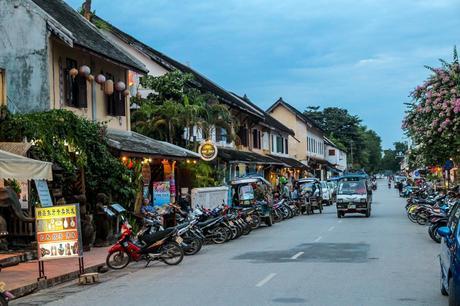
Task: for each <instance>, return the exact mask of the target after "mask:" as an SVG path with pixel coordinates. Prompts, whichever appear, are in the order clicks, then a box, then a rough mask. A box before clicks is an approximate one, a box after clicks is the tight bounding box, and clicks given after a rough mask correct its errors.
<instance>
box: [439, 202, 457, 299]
mask: <svg viewBox="0 0 460 306" xmlns="http://www.w3.org/2000/svg"><path fill="white" fill-rule="evenodd" d="M459 206H460V204H459V203H457V204H455V205H454V206H453V207H452V209H451V212H450V216H449V221H448V222H447V226H443V227H440V228H439V229H438V233H439V235H440V236H442V241H441V254H440V256H439V261H440V264H441V293H442V294H443V295H448V296H449V306H454V305H459V304H460V237H459V226H458V224H459V219H460V208H459Z"/></svg>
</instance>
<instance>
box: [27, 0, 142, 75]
mask: <svg viewBox="0 0 460 306" xmlns="http://www.w3.org/2000/svg"><path fill="white" fill-rule="evenodd" d="M32 1H33V2H35V4H36V5H38V6H39V7H40V8H41V9H42V10H43V11H45V12H46V13H47V14H48V15H49V16H51V17H52V18H53V19H54V20H56V21H57V22H58V23H59V24H60V25H61V26H62V27H64V28H65V30H66V32H70V33H71V34H72V37H71V38H72V40H73V44H74V45H78V46H80V47H83V48H85V49H88V50H91V51H93V52H95V53H97V54H98V55H99V56H101V57H106V58H109V59H111V60H113V61H115V62H118V63H120V64H123V65H126V66H128V67H130V68H132V69H133V70H136V71H139V72H147V69H146V68H145V66H144V65H143V64H142V63H140V62H139V61H137V60H135V59H133V58H132V57H131V56H129V55H127V54H126V53H125V52H124V51H122V50H121V49H120V48H118V47H117V46H116V45H115V44H113V43H112V42H110V41H109V40H108V39H107V38H105V37H104V35H103V34H102V33H100V31H99V30H98V29H97V28H96V27H95V26H94V25H93V24H91V23H90V22H89V21H87V20H86V19H85V18H84V17H83V16H81V15H80V14H79V13H78V12H77V11H75V10H74V9H72V8H71V7H70V6H69V5H68V4H66V3H65V2H64V1H62V0H32Z"/></svg>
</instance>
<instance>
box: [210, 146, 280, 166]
mask: <svg viewBox="0 0 460 306" xmlns="http://www.w3.org/2000/svg"><path fill="white" fill-rule="evenodd" d="M217 156H219V157H220V158H222V159H224V160H226V161H227V162H229V163H231V164H239V163H243V164H260V165H277V166H288V165H286V164H285V163H284V162H282V161H280V160H277V159H274V158H271V157H269V156H265V155H261V154H259V153H255V152H245V151H237V150H232V149H224V148H219V149H218V151H217Z"/></svg>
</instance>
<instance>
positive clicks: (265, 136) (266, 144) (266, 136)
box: [262, 133, 270, 150]
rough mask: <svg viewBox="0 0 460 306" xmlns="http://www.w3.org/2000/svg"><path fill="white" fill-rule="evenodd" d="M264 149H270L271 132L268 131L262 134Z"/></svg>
mask: <svg viewBox="0 0 460 306" xmlns="http://www.w3.org/2000/svg"><path fill="white" fill-rule="evenodd" d="M262 149H264V150H269V149H270V144H269V134H268V133H263V134H262Z"/></svg>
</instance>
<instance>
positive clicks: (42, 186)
mask: <svg viewBox="0 0 460 306" xmlns="http://www.w3.org/2000/svg"><path fill="white" fill-rule="evenodd" d="M34 182H35V187H37V192H38V197H39V198H40V204H41V206H42V207H51V206H53V201H52V200H51V195H50V191H49V189H48V183H47V182H46V181H45V180H34Z"/></svg>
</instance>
